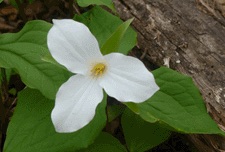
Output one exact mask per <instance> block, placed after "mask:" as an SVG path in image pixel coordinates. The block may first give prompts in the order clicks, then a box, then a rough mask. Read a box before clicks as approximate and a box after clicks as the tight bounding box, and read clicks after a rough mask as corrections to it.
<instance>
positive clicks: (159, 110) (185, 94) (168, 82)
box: [137, 67, 225, 135]
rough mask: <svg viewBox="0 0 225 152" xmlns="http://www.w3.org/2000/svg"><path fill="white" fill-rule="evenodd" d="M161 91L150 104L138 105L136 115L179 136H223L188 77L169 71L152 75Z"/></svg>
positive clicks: (164, 69) (163, 70)
mask: <svg viewBox="0 0 225 152" xmlns="http://www.w3.org/2000/svg"><path fill="white" fill-rule="evenodd" d="M153 74H154V76H155V79H156V83H157V84H158V85H159V87H160V90H159V91H158V92H157V93H156V94H155V95H154V96H153V97H151V98H150V99H149V100H147V101H146V102H143V103H141V104H137V107H138V112H139V115H140V116H141V117H142V118H143V119H144V120H146V121H149V122H152V117H154V118H155V120H156V121H159V122H160V123H165V124H167V125H169V126H170V127H172V128H174V129H176V131H179V132H182V133H200V134H220V135H225V133H224V132H222V131H221V130H220V129H219V128H218V126H217V124H216V123H215V122H214V121H213V120H212V118H211V117H210V116H209V115H208V113H207V111H206V107H205V105H204V102H203V99H202V97H201V95H200V93H199V90H198V89H197V87H196V86H195V85H194V83H193V81H192V79H191V78H190V77H188V76H184V75H181V74H179V73H178V72H176V71H173V70H171V69H168V68H164V67H162V68H159V69H157V70H155V71H153Z"/></svg>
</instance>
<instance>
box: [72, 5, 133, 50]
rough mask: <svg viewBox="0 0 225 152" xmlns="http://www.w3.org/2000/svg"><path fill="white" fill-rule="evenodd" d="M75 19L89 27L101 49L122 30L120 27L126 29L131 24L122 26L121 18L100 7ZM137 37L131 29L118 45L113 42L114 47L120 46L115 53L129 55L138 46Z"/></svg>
mask: <svg viewBox="0 0 225 152" xmlns="http://www.w3.org/2000/svg"><path fill="white" fill-rule="evenodd" d="M74 19H75V20H77V21H79V22H82V23H84V24H85V25H87V26H88V27H89V29H90V31H91V32H92V33H93V34H94V35H95V37H96V38H97V40H98V43H99V46H100V48H102V46H103V45H104V44H105V43H106V42H107V41H108V40H109V39H110V38H111V37H112V36H113V35H114V33H115V32H116V31H118V29H120V28H119V27H120V26H122V29H124V27H125V26H126V25H127V24H128V23H129V22H126V23H125V25H124V24H122V23H123V21H122V20H120V18H118V17H116V16H114V15H112V14H110V13H109V12H107V11H105V10H104V9H102V8H101V7H98V6H96V7H94V8H93V9H91V10H90V11H88V12H86V13H84V14H82V15H76V16H75V17H74ZM121 24H122V25H121ZM123 32H124V31H123ZM116 33H117V32H116ZM136 37H137V34H136V33H135V31H134V30H133V29H132V28H130V27H129V28H128V29H127V30H126V32H125V34H124V35H123V36H122V37H120V38H121V40H120V42H116V44H112V42H111V44H112V45H118V44H119V47H118V46H116V47H118V50H113V51H114V52H120V53H123V54H127V53H128V52H129V51H130V50H131V49H132V48H133V47H134V46H135V45H136ZM107 43H109V42H107ZM112 47H114V46H112ZM111 50H112V49H111ZM106 51H107V50H106ZM107 53H109V51H107Z"/></svg>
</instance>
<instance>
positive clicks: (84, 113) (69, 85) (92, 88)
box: [51, 74, 103, 132]
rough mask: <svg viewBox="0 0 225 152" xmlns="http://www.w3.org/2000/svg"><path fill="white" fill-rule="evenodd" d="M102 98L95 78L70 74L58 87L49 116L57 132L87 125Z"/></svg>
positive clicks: (70, 130) (77, 128)
mask: <svg viewBox="0 0 225 152" xmlns="http://www.w3.org/2000/svg"><path fill="white" fill-rule="evenodd" d="M102 99H103V90H102V88H101V87H100V86H99V85H98V83H96V80H93V79H89V78H87V77H85V76H83V75H79V74H78V75H75V76H72V77H71V78H70V79H69V80H68V81H67V82H65V83H64V84H63V85H62V86H61V87H60V89H59V91H58V93H57V95H56V101H55V107H54V109H53V111H52V114H51V118H52V122H53V124H54V126H55V129H56V131H57V132H73V131H77V130H79V129H81V128H82V127H84V126H85V125H87V124H88V123H89V122H90V121H91V120H92V119H93V117H94V115H95V109H96V107H97V105H98V104H99V103H100V102H101V101H102Z"/></svg>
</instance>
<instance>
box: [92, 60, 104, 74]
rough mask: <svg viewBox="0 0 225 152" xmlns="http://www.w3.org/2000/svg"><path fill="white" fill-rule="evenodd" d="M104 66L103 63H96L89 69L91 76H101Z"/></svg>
mask: <svg viewBox="0 0 225 152" xmlns="http://www.w3.org/2000/svg"><path fill="white" fill-rule="evenodd" d="M105 69H106V66H105V64H103V63H97V64H96V65H95V66H94V67H93V68H92V70H91V73H92V75H93V76H95V77H98V76H102V75H103V74H104V72H105Z"/></svg>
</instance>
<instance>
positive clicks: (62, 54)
mask: <svg viewBox="0 0 225 152" xmlns="http://www.w3.org/2000/svg"><path fill="white" fill-rule="evenodd" d="M53 23H54V24H53V27H52V28H51V29H50V31H49V32H48V36H47V43H48V48H49V50H50V53H51V54H52V56H53V58H54V59H55V60H56V61H58V62H59V63H60V64H62V65H64V66H65V67H66V68H67V69H68V70H70V71H71V72H73V73H80V74H84V73H85V72H86V70H87V64H88V63H87V61H90V60H92V59H96V58H102V54H101V52H100V49H99V46H98V42H97V40H96V38H95V37H94V36H93V35H92V33H91V32H90V31H89V29H88V28H87V27H86V26H85V25H84V24H82V23H79V22H76V21H74V20H71V19H63V20H53Z"/></svg>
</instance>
